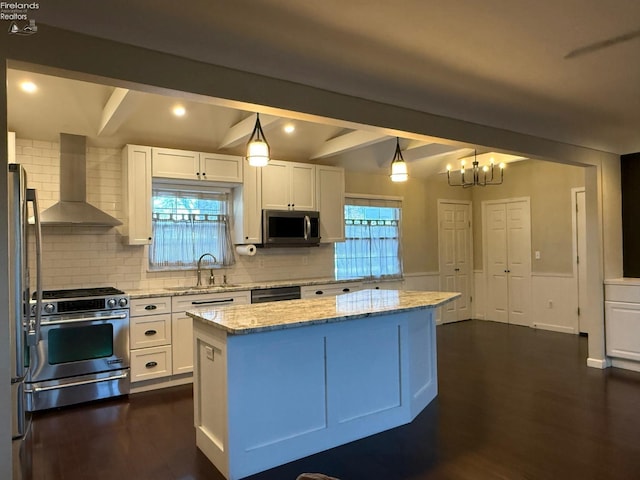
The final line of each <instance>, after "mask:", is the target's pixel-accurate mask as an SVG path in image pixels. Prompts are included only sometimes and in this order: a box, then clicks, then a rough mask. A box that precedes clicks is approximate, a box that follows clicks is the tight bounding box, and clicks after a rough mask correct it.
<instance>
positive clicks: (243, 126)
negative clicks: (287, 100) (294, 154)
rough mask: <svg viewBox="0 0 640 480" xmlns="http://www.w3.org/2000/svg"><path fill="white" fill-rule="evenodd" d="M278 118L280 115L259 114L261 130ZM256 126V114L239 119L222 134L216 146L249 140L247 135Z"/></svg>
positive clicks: (229, 145)
mask: <svg viewBox="0 0 640 480" xmlns="http://www.w3.org/2000/svg"><path fill="white" fill-rule="evenodd" d="M279 120H280V117H276V116H273V115H261V116H260V125H261V126H262V129H263V130H266V129H267V127H268V126H269V125H271V124H273V123H274V122H277V121H279ZM255 126H256V116H255V115H249V116H248V117H247V118H245V119H244V120H241V121H239V122H238V123H236V124H235V125H234V126H233V127H231V128H230V129H229V131H228V132H227V134H226V135H225V136H224V138H223V139H222V141H221V142H220V145H218V148H229V147H233V146H235V145H237V144H238V143H240V142H241V141H249V136H250V135H251V133H252V132H253V128H254V127H255Z"/></svg>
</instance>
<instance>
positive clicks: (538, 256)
mask: <svg viewBox="0 0 640 480" xmlns="http://www.w3.org/2000/svg"><path fill="white" fill-rule="evenodd" d="M540 257H541V255H540V250H536V260H540Z"/></svg>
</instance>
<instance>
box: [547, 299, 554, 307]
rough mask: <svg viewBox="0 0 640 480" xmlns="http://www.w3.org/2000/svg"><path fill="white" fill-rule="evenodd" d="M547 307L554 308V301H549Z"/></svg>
mask: <svg viewBox="0 0 640 480" xmlns="http://www.w3.org/2000/svg"><path fill="white" fill-rule="evenodd" d="M547 307H548V308H553V300H548V301H547Z"/></svg>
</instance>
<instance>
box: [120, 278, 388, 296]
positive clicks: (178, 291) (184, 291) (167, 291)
mask: <svg viewBox="0 0 640 480" xmlns="http://www.w3.org/2000/svg"><path fill="white" fill-rule="evenodd" d="M396 280H397V279H396ZM355 282H360V283H364V284H366V283H367V282H366V281H364V280H362V279H349V280H336V279H335V278H311V279H302V280H274V281H264V282H255V283H243V284H226V285H224V284H221V285H215V286H211V287H209V286H207V287H195V286H193V287H175V288H150V289H145V290H128V291H127V294H129V297H130V298H132V299H133V298H157V297H168V296H172V297H175V296H181V295H197V294H202V293H223V292H238V291H244V290H253V289H256V288H272V287H290V286H301V287H304V286H308V285H325V284H334V283H335V284H340V283H355Z"/></svg>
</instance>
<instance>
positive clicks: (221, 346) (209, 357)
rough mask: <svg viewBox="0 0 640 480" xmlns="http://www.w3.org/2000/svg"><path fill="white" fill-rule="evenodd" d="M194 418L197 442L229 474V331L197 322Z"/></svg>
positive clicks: (220, 468) (215, 463)
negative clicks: (227, 332)
mask: <svg viewBox="0 0 640 480" xmlns="http://www.w3.org/2000/svg"><path fill="white" fill-rule="evenodd" d="M193 328H194V337H193V351H194V369H193V371H194V376H193V408H194V411H193V422H194V426H195V429H196V445H197V446H198V448H199V449H200V450H202V452H203V453H204V454H205V455H206V456H207V458H208V459H209V461H211V463H213V464H214V465H215V466H216V468H217V469H218V470H220V472H221V473H222V474H223V475H224V476H225V477H226V478H230V476H229V430H228V427H229V423H228V418H229V415H228V397H227V385H228V381H227V374H228V371H227V334H226V332H224V331H222V330H219V329H215V328H211V327H206V326H205V325H203V324H201V323H200V322H193Z"/></svg>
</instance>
